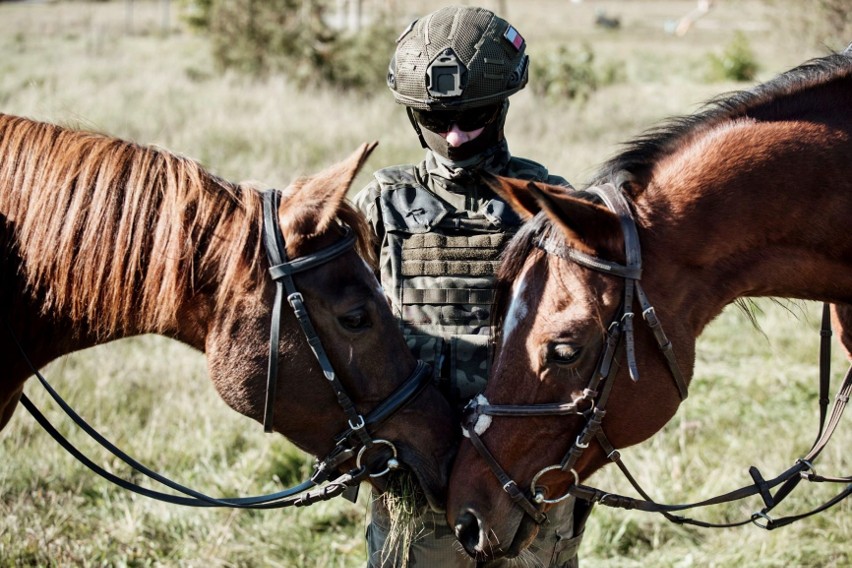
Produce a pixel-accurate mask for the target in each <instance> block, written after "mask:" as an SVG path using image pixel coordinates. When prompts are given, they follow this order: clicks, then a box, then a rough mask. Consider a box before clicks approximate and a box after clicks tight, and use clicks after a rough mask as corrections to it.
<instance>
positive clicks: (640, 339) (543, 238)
mask: <svg viewBox="0 0 852 568" xmlns="http://www.w3.org/2000/svg"><path fill="white" fill-rule="evenodd" d="M490 185H491V186H492V187H493V188H494V189H495V191H496V192H497V193H499V194H500V195H501V196H502V197H503V198H504V199H506V201H507V202H508V203H509V204H510V205H512V207H513V208H514V209H515V210H516V211H518V212H519V213H520V214H521V215H522V216H523V217H524V218H526V220H527V222H526V223H525V226H524V227H523V229H522V230H521V231H520V232H519V233H518V235H517V236H516V237H515V238H514V239H513V241H512V243H511V244H510V245H509V247H508V248H507V250H506V253H505V255H504V261H503V264H502V266H501V273H500V275H499V282H500V283H499V285H498V286H499V288H498V299H497V307H496V312H497V314H498V317H500V318H501V320H500V321H499V324H500V325H499V326H498V327H499V328H500V329H501V334H500V337H499V338H498V341H497V352H496V355H495V360H494V364H493V367H492V372H491V375H490V377H489V381H488V384H487V386H486V389H485V391H484V392H483V393H482V395H481V397H480V398H479V399H478V402H475V403H474V404H472V405H471V407H470V410H469V413H470V415H469V416H468V418H467V420H466V423H465V428H466V429H467V432H466V435H467V436H468V437H470V438H474V439H472V440H471V442H475V443H467V441H465V442H463V443H462V445H461V448H460V450H459V455H458V456H457V459H456V462H455V465H454V467H453V474H452V476H451V479H452V482H451V485H450V493H449V501H448V504H449V506H448V512H449V515H450V519H451V522H452V523H453V525H454V527H455V530H456V534H457V537H458V538H459V540H460V541H461V542H462V545H463V546H464V547H465V549H466V550H467V551H468V553H469V554H471V555H472V556H474V557H476V558H478V559H482V560H485V559H490V558H493V557H499V556H515V555H517V554H518V553H519V552H520V551H521V550H523V549H524V548H526V547H527V546H528V545H529V543H530V542H531V541H532V539H533V538H534V537H535V535H536V533H537V531H538V522H540V521H541V520H542V518H543V517H541V516H540V515H541V513H546V511H547V510H548V509H549V508H550V507H552V506H554V504H556V503H558V502H560V501H562V500H563V499H564V498H567V497H568V495H569V493H568V492H569V490H570V489H571V488H572V486H574V485H576V484H578V483H579V482H580V481H582V480H583V479H585V478H586V477H588V476H589V475H591V474H592V473H593V472H594V471H595V470H597V469H598V468H600V467H601V466H602V465H604V464H605V463H607V452H606V451H605V448H604V445H603V444H600V443H598V442H597V439H596V437H595V435H594V434H595V429H596V428H600V427H601V421H602V419H603V415H604V413H605V414H606V417H607V419H606V421H605V422H604V423H603V431H604V432H605V435H606V437H607V439H608V440H609V442H610V443H611V444H614V445H615V446H616V447H625V446H628V445H632V444H635V443H638V442H640V441H642V440H644V439H646V438H647V437H649V436H650V435H652V434H653V433H654V432H656V431H657V430H658V429H659V428H661V427H662V425H663V424H665V423H666V422H667V421H668V420H669V419H670V418H671V416H672V415H673V414H674V412H675V410H676V409H677V406H678V404H679V402H680V400H681V399H680V397H679V396H678V391H677V389H674V388H672V386H671V380H670V379H668V380H666V381H660V380H653V379H652V378H651V376H656V375H667V374H668V373H669V369H668V367H667V366H666V362H665V360H664V359H663V358H661V357H659V356H658V355H657V354H656V353H653V352H652V350H651V349H648V350H647V353H646V351H645V350H644V346H645V345H646V344H647V342H648V341H651V342H653V338H650V337H649V336H648V333H647V332H645V333H643V332H642V330H640V329H638V328H637V330H636V358H637V360H638V361H639V365H638V366H639V368H641V369H642V375H643V377H644V376H645V375H648V377H647V379H650V380H641V381H639V382H635V381H633V380H630V378H628V377H627V370H626V368H623V367H619V366H618V364H617V362H616V361H617V359H615V358H613V357H612V355H614V353H615V350H616V345H615V343H614V340H613V329H614V327H615V326H621V325H623V323H624V322H623V320H624V319H625V315H624V310H623V305H624V286H625V284H624V278H623V277H622V276H621V275H620V274H613V273H611V271H612V270H615V269H613V268H612V266H617V267H624V266H625V264H626V263H627V259H626V257H625V254H626V253H625V247H624V237H623V234H622V227H621V226H620V221H619V218H618V217H617V215H615V214H614V213H613V212H612V211H610V210H609V209H607V208H606V207H605V206H604V205H603V204H601V203H600V202H598V200H596V199H595V198H594V194H593V193H592V192H585V191H584V192H566V190H565V188H563V187H556V186H548V185H544V184H540V183H534V182H528V181H522V180H511V179H505V178H494V179H491V180H490ZM578 258H580V259H585V260H586V261H587V262H588V263H590V264H592V263H595V262H598V261H601V259H606V261H611V262H612V266H610V267H606V266H603V267H598V269H594V268H589V267H588V266H584V265H583V264H580V263H578V262H577V261H576V259H578ZM602 262H603V263H604V264H606V262H605V261H602ZM601 268H602V269H601ZM615 272H617V273H618V272H620V271H619V270H615ZM627 317H628V318H629V317H632V315H630V316H627ZM639 317H641V316H639V315H638V314H637V318H639ZM652 345H653V344H652ZM640 346H641V347H642V348H640ZM619 349H620V348H619ZM607 353H610V355H609V359H607V357H608V356H607V355H606V354H607ZM602 374H605V375H607V377H605V379H606V380H605V381H601V380H600V377H601V375H602ZM604 391H606V395H605V396H606V397H608V402H607V403H606V409H605V410H604V409H603V408H600V399H601V396H602V393H603V392H604ZM590 424H591V425H592V426H591V428H590V426H589V425H590ZM471 430H472V431H473V433H471ZM543 440H547V443H545V444H542V441H543ZM483 454H485V457H484V456H483ZM507 484H509V486H510V488H509V489H507ZM512 486H514V487H512ZM515 488H516V489H515ZM516 491H517V492H518V493H520V494H521V495H525V496H526V497H524V498H523V499H525V500H526V502H527V503H529V505H528V506H520V507H519V506H518V499H517V494H516V495H515V498H513V494H514V493H516Z"/></svg>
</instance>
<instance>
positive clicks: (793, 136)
mask: <svg viewBox="0 0 852 568" xmlns="http://www.w3.org/2000/svg"><path fill="white" fill-rule="evenodd" d="M492 183H493V184H494V186H495V189H496V190H498V191H499V192H500V193H501V194H502V195H504V196H505V197H506V198H507V200H508V201H510V203H512V204H513V206H514V207H515V208H516V209H517V210H518V211H519V212H521V213H522V214H523V215H525V216H526V217H527V218H528V219H529V220H528V222H527V223H526V224H525V227H524V228H523V229H522V230H521V231H520V232H519V234H518V235H516V237H515V239H514V240H513V242H512V243H511V244H510V247H509V248H508V249H507V252H506V254H505V259H504V263H503V266H502V272H501V274H500V282H501V293H500V295H499V299H498V306H497V312H498V313H499V314H503V319H502V321H501V325H502V335H501V337H500V338H498V344H499V346H498V353H497V355H496V360H495V364H494V365H493V371H492V375H491V377H490V379H489V381H488V385H487V387H486V389H485V391H484V393H483V395H482V398H480V399H479V402H478V403H476V404H473V405H472V407H471V410H470V412H471V417H470V420H469V423H468V424H467V425H466V428H467V429H468V434H469V436H470V441H468V440H465V441H463V443H462V446H461V448H460V451H459V455H458V457H457V460H456V462H455V465H454V468H453V473H452V475H451V479H450V488H449V501H448V515H449V518H450V521H451V523H453V524H454V526H455V527H456V533H457V536H458V537H459V539H460V540H461V542H462V544H463V545H464V547H465V548H466V550H467V551H468V553H470V554H471V555H474V556H476V557H478V558H480V559H489V558H493V557H499V556H514V555H516V554H518V553H519V552H520V551H521V550H522V549H524V548H525V547H526V546H527V545H528V544H529V543H530V541H531V539H532V537H533V536H534V535H535V533H536V531H537V526H536V522H535V521H536V520H541V516H540V515H541V513H542V512H543V511H544V510H546V509H547V508H549V507H550V506H551V504H552V503H554V502H557V501H558V500H559V499H560V497H561V496H564V495H566V492H568V491H571V490H572V488H574V487H577V486H578V484H579V483H580V482H581V481H582V480H584V479H586V478H587V477H588V476H589V475H590V474H592V472H594V471H595V470H597V469H598V468H600V467H601V466H602V465H604V464H605V463H607V461H608V459H607V458H608V454H609V453H610V452H611V451H612V449H613V448H624V447H627V446H630V445H633V444H637V443H639V442H641V441H643V440H645V439H647V438H649V437H650V436H651V435H653V434H654V433H655V432H657V431H658V430H660V429H661V428H662V427H663V425H664V424H666V422H668V421H669V420H670V419H671V418H672V416H673V415H674V414H675V412H676V410H677V408H678V405H679V404H680V402H681V400H682V398H683V397H685V396H686V388H687V385H688V382H689V379H690V378H691V376H692V369H693V364H694V361H695V343H696V338H697V337H698V335H699V334H700V333H701V332H702V330H703V329H704V328H705V326H706V325H707V324H708V323H709V322H710V321H711V320H712V319H713V318H714V317H716V316H717V315H718V314H719V313H720V312H721V311H722V309H723V308H724V307H725V306H726V305H728V304H729V303H731V302H733V301H735V300H736V299H737V298H741V297H749V296H782V297H787V298H800V299H806V300H819V301H823V302H830V303H833V304H837V305H839V306H841V307H838V308H836V309H835V323H839V324H840V325H841V328H842V329H841V340H842V342H843V344H844V346H845V349H846V351H847V353H849V352H850V351H852V341H850V335H849V333H850V330H852V327H851V326H850V325H849V324H850V323H852V317H850V308H849V307H848V305H849V304H852V239H850V238H848V234H849V233H848V228H849V223H850V219H852V55H849V54H846V55H840V54H834V55H830V56H827V57H824V58H820V59H816V60H813V61H810V62H807V63H805V64H803V65H801V66H799V67H797V68H795V69H793V70H791V71H789V72H787V73H784V74H782V75H780V76H779V77H777V78H775V79H774V80H772V81H770V82H768V83H766V84H763V85H760V86H758V87H756V88H754V89H753V90H750V91H746V92H739V93H734V94H732V95H728V96H724V97H720V98H717V99H716V100H714V101H711V103H710V104H709V105H708V106H707V107H706V108H705V110H703V111H702V112H700V113H698V114H696V115H693V116H687V117H682V118H677V119H673V120H670V121H668V122H666V123H664V124H663V125H662V126H660V127H659V128H656V129H653V130H651V131H649V132H648V133H646V134H645V135H643V136H641V137H639V138H637V139H636V140H634V141H633V142H631V143H630V144H629V145H628V146H627V147H626V150H625V151H624V152H623V153H622V154H620V155H618V156H616V157H615V158H614V159H612V160H610V161H609V162H607V163H606V164H605V165H604V167H603V169H602V170H601V174H599V175H598V176H596V178H595V179H594V181H593V183H592V184H591V187H590V188H588V190H586V191H578V192H571V193H567V192H565V191H564V189H562V188H556V187H547V186H543V185H541V184H530V183H528V182H522V181H518V180H507V179H502V180H492ZM607 188H608V189H607ZM614 211H615V212H614ZM632 227H635V228H632ZM843 235H847V237H844V236H843ZM639 243H641V256H640V255H639ZM640 261H641V265H640ZM640 267H641V274H640ZM640 275H641V285H640V284H639V282H640V280H639V278H640ZM634 300H635V302H634ZM634 304H635V306H636V308H637V309H636V312H637V313H636V317H635V320H636V323H635V333H634V331H633V327H634V324H633V322H632V320H633V319H634V318H633V315H632V314H633V311H634ZM639 306H641V309H639ZM651 306H653V308H655V313H654V310H649V309H648V308H649V307H651ZM640 312H643V313H640ZM654 315H656V316H657V318H656V319H657V320H658V321H659V322H661V323H662V324H663V325H664V327H665V332H663V331H662V330H661V329H660V328H658V327H657V328H651V327H646V326H645V325H643V324H642V321H641V320H642V317H641V316H644V317H645V318H646V319H648V320H649V322H648V323H649V325H651V324H656V322H655V318H654ZM628 328H629V333H626V334H625V333H621V334H620V336H619V337H620V338H621V339H620V345H619V344H615V341H614V340H613V339H612V338H613V337H615V333H614V331H613V330H615V329H619V330H628ZM666 335H667V338H668V340H670V344H668V345H667V341H666ZM631 340H632V341H631ZM625 360H626V362H627V364H623V363H624V362H625ZM610 371H611V372H610ZM602 377H603V380H601V378H602ZM631 378H632V379H633V380H631ZM604 406H605V408H604ZM604 415H605V416H604ZM596 432H602V435H598V434H596ZM587 446H588V447H587ZM605 448H606V449H605ZM613 455H615V454H613ZM498 477H500V480H499V481H498ZM519 505H520V506H519Z"/></svg>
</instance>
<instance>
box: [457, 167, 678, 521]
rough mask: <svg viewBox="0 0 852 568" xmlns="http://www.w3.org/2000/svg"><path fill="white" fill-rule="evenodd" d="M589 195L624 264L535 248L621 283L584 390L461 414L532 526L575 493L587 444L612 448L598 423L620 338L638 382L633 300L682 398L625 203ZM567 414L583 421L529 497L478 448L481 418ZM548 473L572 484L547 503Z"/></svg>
mask: <svg viewBox="0 0 852 568" xmlns="http://www.w3.org/2000/svg"><path fill="white" fill-rule="evenodd" d="M588 191H589V192H590V193H593V194H595V195H597V196H598V197H600V199H601V200H602V201H603V202H604V204H605V205H606V206H607V208H609V209H610V210H611V211H612V212H613V213H615V214H616V215H617V216H618V219H619V221H620V223H621V229H622V233H623V234H624V251H625V258H626V263H625V264H620V263H617V262H613V261H609V260H606V259H602V258H598V257H596V256H592V255H589V254H586V253H584V252H582V251H579V250H576V249H573V248H570V247H568V246H566V245H565V244H563V243H561V242H556V241H555V240H554V238H549V239H543V238H540V239H539V240H538V242H537V243H536V244H537V246H538V247H539V248H541V249H542V250H544V251H545V252H547V253H548V254H551V255H554V256H558V257H560V258H563V259H565V260H570V261H572V262H575V263H577V264H579V265H581V266H584V267H586V268H589V269H591V270H595V271H597V272H602V273H604V274H611V275H613V276H617V277H620V278H622V279H624V296H623V300H622V304H621V307H620V309H619V311H618V312H617V313H616V315H615V318H614V319H613V321H612V322H611V323H610V325H609V327H608V328H607V331H606V334H605V338H604V348H603V352H602V353H601V355H600V359H599V362H598V366H597V369H596V370H595V372H594V374H593V375H592V377H591V379H590V381H589V384H588V386H587V387H586V388H585V389H584V390H583V395H582V396H581V397H580V398H579V399H577V400H575V401H573V402H570V403H553V404H527V405H509V404H489V403H488V401H487V400H485V398H484V397H478V398H475V399H473V400H471V402H470V404H468V406H467V408H466V409H465V413H466V414H465V435H466V436H468V437H469V438H470V441H471V443H472V444H473V446H474V447H475V448H476V449H477V451H478V452H479V453H480V455H481V456H482V457H483V459H484V460H485V462H486V463H487V464H488V466H489V467H490V468H491V471H492V472H493V473H494V474H495V475H496V476H497V479H498V480H499V481H500V483H501V484H502V486H503V490H504V491H506V492H507V493H508V494H509V496H510V497H511V498H512V500H513V501H514V502H515V503H517V504H518V505H519V506H520V507H521V508H522V509H523V510H524V511H525V512H526V513H527V514H529V515H530V516H531V517H532V518H533V519H534V520H535V521H536V522H537V523H542V522H544V520H545V519H546V516H545V515H544V513H543V512H542V511H541V510H540V508H539V507H540V505H541V504H543V503H559V502H560V501H563V500H565V499H567V498H568V496H569V495H571V494H572V493H573V492H574V488H576V487H577V486H578V485H579V475H578V474H577V471H576V470H575V466H576V464H577V462H578V461H579V459H580V457H581V456H582V455H583V453H584V452H585V450H586V448H588V447H589V444H590V442H591V441H592V439H593V438H594V439H597V440H599V441H601V443H602V444H604V445H605V447H611V444H609V442H608V441H606V437H605V436H604V433H603V430H602V429H601V423H602V422H603V419H604V416H605V415H606V404H607V401H608V399H609V394H610V392H611V390H612V385H613V382H614V381H613V380H612V379H613V378H614V373H612V370H613V366H614V362H615V357H616V354H617V353H618V352H619V349H618V348H619V346H620V345H621V340H622V339H624V346H625V351H626V356H627V364H628V368H629V370H630V377H631V379H632V380H634V381H638V380H639V371H638V368H637V365H636V355H635V348H634V339H633V318H634V315H635V314H634V312H633V305H634V301H635V300H638V302H639V306H640V309H641V310H642V312H641V313H642V317H643V318H644V319H645V321H646V322H647V324H648V326H649V327H650V329H651V331H652V332H653V334H654V337H655V338H656V340H657V344H658V346H659V348H660V350H661V351H662V353H663V355H664V356H665V358H666V361H667V363H668V365H669V369H670V371H671V374H672V377H674V382H675V385H676V386H677V389H678V392H679V394H680V397H681V400H683V399H685V398H686V396H687V386H686V380H685V379H684V377H683V373H681V371H680V368H679V367H678V364H677V360H676V359H675V357H674V353H673V351H672V345H671V342H670V341H669V340H668V339H667V338H666V335H665V333H664V332H663V328H662V326H661V324H660V322H659V320H658V319H657V316H656V313H655V311H654V308H653V306H651V304H650V302H649V301H648V298H647V296H646V295H645V292H644V291H643V290H642V286H641V285H640V284H639V279H640V277H641V275H642V255H641V251H640V247H639V235H638V233H637V231H636V223H635V221H634V219H633V214H632V211H631V209H630V207H629V205H628V203H627V199H626V198H625V197H624V194H623V193H622V192H621V190H620V189H617V188H616V187H615V185H613V184H605V185H601V186H598V187H594V188H591V189H589V190H588ZM568 415H576V416H583V417H584V418H585V419H586V424H585V426H584V427H583V430H582V431H581V432H580V434H579V435H578V436H577V438H576V439H575V441H574V443H573V444H572V446H571V449H569V450H568V452H567V453H566V454H565V456H564V457H563V458H562V461H561V462H560V463H559V464H558V465H551V466H547V467H545V468H543V469H541V470H540V471H539V472H538V473H536V474H535V475H534V476H533V478H532V481H531V483H530V487H529V491H528V492H524V491H522V490H521V489H520V488H518V485H517V483H516V482H515V481H514V480H512V479H511V477H510V476H509V475H508V474H507V473H506V471H505V470H504V469H503V468H502V466H500V464H499V463H498V462H497V460H496V459H495V458H494V456H493V455H492V454H491V452H490V451H489V450H488V448H487V447H486V446H485V444H484V443H483V441H482V439H481V438H480V435H479V434H477V432H475V430H474V425H475V424H476V423H477V421H478V420H479V417H480V416H568ZM551 471H562V472H566V473H570V474H571V475H572V476H573V478H574V483H573V484H572V485H571V488H569V490H568V492H566V493H565V494H564V495H562V496H560V497H556V498H551V499H548V498H547V496H546V495H545V493H544V489H543V488H541V487H540V486H539V485H538V480H539V479H541V477H542V476H543V475H544V474H546V473H548V472H551Z"/></svg>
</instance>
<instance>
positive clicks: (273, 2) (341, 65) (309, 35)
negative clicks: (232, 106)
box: [184, 0, 396, 91]
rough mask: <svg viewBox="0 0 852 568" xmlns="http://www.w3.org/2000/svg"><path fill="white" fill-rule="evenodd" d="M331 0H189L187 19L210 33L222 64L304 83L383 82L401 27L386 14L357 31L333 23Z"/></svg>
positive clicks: (356, 86)
mask: <svg viewBox="0 0 852 568" xmlns="http://www.w3.org/2000/svg"><path fill="white" fill-rule="evenodd" d="M328 11H329V2H328V1H327V0H308V1H304V0H263V1H260V0H184V12H185V14H186V16H185V21H186V22H187V23H188V24H189V25H190V26H191V27H192V28H193V29H195V30H197V31H200V32H202V33H204V34H206V35H208V36H209V38H210V41H211V43H212V50H213V56H214V59H215V61H216V63H217V64H218V65H219V66H221V67H222V68H223V69H237V70H240V71H243V72H246V73H248V74H251V75H258V76H259V75H267V74H269V73H277V72H281V73H284V74H286V75H287V76H288V77H289V78H290V79H292V80H294V81H295V83H296V84H297V85H299V86H300V87H303V88H312V87H317V86H319V85H332V86H334V87H337V88H341V89H352V90H356V91H368V90H375V89H376V86H377V85H383V84H384V81H385V75H386V73H387V64H388V61H389V60H390V56H391V52H392V49H393V45H394V39H395V37H396V31H395V30H394V29H393V28H392V26H391V25H390V23H389V22H387V21H385V19H383V18H382V17H378V18H376V19H375V20H374V21H373V22H371V23H370V24H369V25H368V26H366V27H364V28H362V29H360V30H358V31H355V32H348V31H346V30H341V29H337V28H335V27H334V26H332V25H331V24H329V23H328V18H327V17H326V16H327V12H328Z"/></svg>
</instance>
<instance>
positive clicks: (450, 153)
mask: <svg viewBox="0 0 852 568" xmlns="http://www.w3.org/2000/svg"><path fill="white" fill-rule="evenodd" d="M406 110H407V112H408V119H409V120H410V121H411V125H412V126H413V127H414V131H415V132H417V136H418V137H419V138H420V144H421V145H422V146H423V147H424V148H428V149H430V150H432V152H434V153H435V155H436V157H437V158H439V159H440V161H441V162H442V163H444V164H446V165H448V166H450V167H454V168H466V167H470V166H473V165H475V164H477V163H479V162H480V161H482V158H483V154H485V153H487V152H488V150H490V149H491V148H493V147H494V146H496V145H497V144H499V143H500V142H501V141H502V140H503V138H504V135H503V127H504V125H505V124H506V115H507V113H508V111H509V100H508V99H506V100H504V101H503V108H502V109H501V111H500V114H499V116H497V118H495V119H494V120H493V121H492V122H491V123H490V124H488V125H487V126H486V127H485V129H484V130H483V131H482V133H481V134H480V135H479V136H477V137H476V138H474V139H473V140H471V141H470V142H466V143H464V144H462V145H461V146H456V147H451V146H450V145H449V143H447V140H446V138H444V137H443V136H441V135H440V134H438V133H437V132H432V131H431V130H429V129H428V128H422V127H421V126H420V124H419V123H418V122H417V120H416V119H415V118H414V113H413V112H412V111H411V107H408V108H407V109H406Z"/></svg>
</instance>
